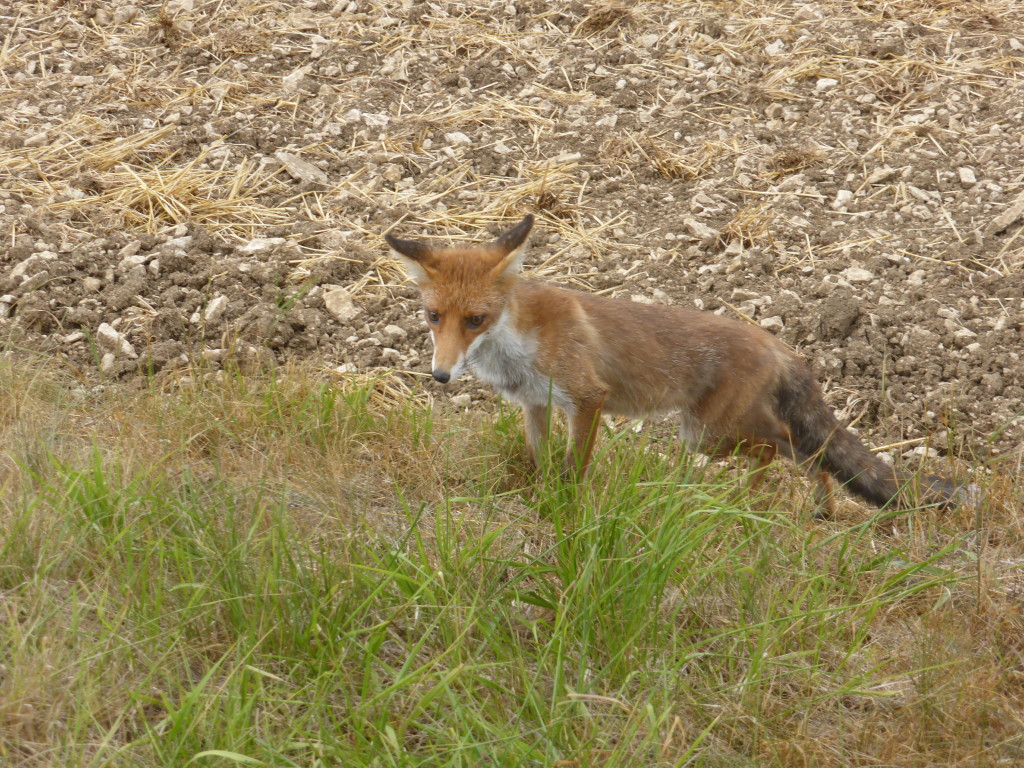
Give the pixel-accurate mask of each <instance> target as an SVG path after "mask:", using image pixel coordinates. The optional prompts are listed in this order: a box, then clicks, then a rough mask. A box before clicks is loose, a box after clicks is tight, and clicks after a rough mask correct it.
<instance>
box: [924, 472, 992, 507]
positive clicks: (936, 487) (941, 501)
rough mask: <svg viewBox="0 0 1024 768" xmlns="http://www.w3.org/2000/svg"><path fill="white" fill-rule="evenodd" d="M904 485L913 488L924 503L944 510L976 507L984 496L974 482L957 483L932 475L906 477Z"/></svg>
mask: <svg viewBox="0 0 1024 768" xmlns="http://www.w3.org/2000/svg"><path fill="white" fill-rule="evenodd" d="M906 486H907V487H910V488H913V489H914V490H915V491H916V495H917V496H918V498H919V499H920V500H921V501H922V502H923V503H924V504H926V505H928V506H935V507H938V508H939V509H945V510H949V509H955V508H957V507H976V506H978V505H979V504H981V502H982V501H983V500H984V498H985V496H984V494H983V493H982V491H981V487H980V486H978V485H976V484H974V483H969V484H967V485H957V484H956V483H954V482H952V481H950V480H946V479H945V478H942V477H935V476H934V475H920V476H918V477H916V478H908V482H907V484H906Z"/></svg>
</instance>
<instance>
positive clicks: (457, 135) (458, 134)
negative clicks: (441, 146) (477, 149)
mask: <svg viewBox="0 0 1024 768" xmlns="http://www.w3.org/2000/svg"><path fill="white" fill-rule="evenodd" d="M444 138H445V141H447V142H448V143H449V144H452V145H454V146H458V145H459V144H472V143H473V140H472V139H471V138H469V136H467V135H466V134H464V133H463V132H462V131H452V132H451V133H446V134H445V135H444Z"/></svg>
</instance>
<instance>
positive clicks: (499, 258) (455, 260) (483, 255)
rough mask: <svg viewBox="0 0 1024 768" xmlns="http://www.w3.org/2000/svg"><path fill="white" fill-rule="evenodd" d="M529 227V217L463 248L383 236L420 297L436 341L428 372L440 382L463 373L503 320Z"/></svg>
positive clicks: (530, 221)
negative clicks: (488, 239) (490, 238)
mask: <svg viewBox="0 0 1024 768" xmlns="http://www.w3.org/2000/svg"><path fill="white" fill-rule="evenodd" d="M532 226H533V216H527V217H526V218H524V219H523V220H522V221H521V222H519V223H518V224H517V225H516V226H515V227H513V228H512V229H510V230H509V231H508V232H506V233H504V234H503V235H501V236H500V237H498V239H497V240H494V241H493V242H490V243H486V244H484V245H477V246H470V247H464V248H433V247H431V246H429V245H427V244H425V243H420V242H416V241H413V240H399V239H398V238H397V237H392V236H391V235H385V236H384V239H385V240H387V243H388V245H390V246H391V252H392V255H394V256H395V257H396V258H397V259H398V260H399V261H401V262H402V263H403V264H404V265H405V268H406V271H407V272H408V273H409V275H410V277H412V279H413V280H414V281H415V283H416V285H417V286H419V289H420V293H421V294H422V296H423V310H424V316H425V318H426V320H427V327H428V328H429V329H430V335H431V337H432V338H433V340H434V358H433V362H432V364H431V374H432V375H433V376H434V378H435V379H437V380H438V381H440V382H441V383H442V384H444V383H447V382H449V381H454V380H455V379H457V378H459V376H461V375H462V373H463V372H464V371H465V370H466V364H467V362H468V359H469V357H470V355H471V353H472V350H473V347H474V345H478V344H480V343H481V342H483V340H484V339H485V338H486V337H487V334H488V332H490V331H492V330H493V329H494V328H495V327H497V326H498V325H499V324H500V323H501V322H503V319H504V318H505V312H506V308H507V306H508V302H509V297H510V295H511V293H512V288H513V286H514V285H515V281H516V277H517V276H518V274H519V268H520V267H521V266H522V263H523V256H524V252H525V250H526V248H525V246H526V238H527V235H529V234H530V228H531V227H532Z"/></svg>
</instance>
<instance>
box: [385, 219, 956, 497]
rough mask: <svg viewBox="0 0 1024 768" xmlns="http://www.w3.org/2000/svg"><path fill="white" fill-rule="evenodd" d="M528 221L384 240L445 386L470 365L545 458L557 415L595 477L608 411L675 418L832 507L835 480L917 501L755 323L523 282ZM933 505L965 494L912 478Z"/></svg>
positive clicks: (693, 434)
mask: <svg viewBox="0 0 1024 768" xmlns="http://www.w3.org/2000/svg"><path fill="white" fill-rule="evenodd" d="M532 226H533V217H532V216H527V217H526V218H524V219H523V220H522V221H521V222H520V223H519V224H518V225H516V226H515V227H514V228H513V229H511V230H509V231H508V232H506V233H505V234H503V235H501V236H500V237H499V238H498V239H497V240H495V241H494V242H492V243H488V244H486V245H480V246H475V247H459V248H446V249H438V248H434V247H432V246H429V245H426V244H424V243H420V242H415V241H410V240H399V239H398V238H395V237H392V236H391V235H387V236H386V240H387V242H388V245H390V246H391V248H392V251H393V255H394V256H396V257H397V258H398V259H399V260H400V261H401V262H403V263H404V264H405V265H406V268H407V270H408V272H409V273H410V276H411V277H412V278H413V280H414V281H415V282H416V284H417V285H418V286H419V289H420V292H421V293H422V296H423V304H424V309H425V315H426V321H427V325H428V327H429V329H430V334H431V336H432V338H433V342H434V356H433V362H432V374H433V376H434V378H435V379H437V381H439V382H441V383H442V384H444V383H447V382H449V381H454V380H456V379H457V378H459V376H461V375H462V374H463V373H464V372H465V370H466V369H467V368H470V369H472V370H473V372H474V373H475V374H476V376H477V378H479V379H481V380H482V381H484V382H486V383H487V384H489V385H491V386H492V387H494V388H495V389H496V390H497V391H498V392H499V393H501V394H502V395H503V396H505V397H507V398H509V399H511V400H514V401H516V402H518V403H519V404H520V405H521V406H522V407H523V412H524V413H525V415H526V435H527V443H528V446H529V452H530V456H531V458H532V459H533V461H534V462H536V461H537V458H538V456H539V454H540V448H541V444H542V442H543V440H544V439H545V438H546V436H547V430H548V424H549V418H548V408H549V406H552V405H553V406H555V407H557V408H560V409H561V410H562V411H564V412H565V414H566V416H567V418H568V421H569V426H570V430H571V433H572V447H571V448H570V450H569V453H568V455H567V456H566V468H567V469H572V468H574V467H575V468H577V469H578V471H579V474H580V476H582V474H583V473H584V472H585V471H586V468H587V464H588V462H589V461H590V454H591V452H592V450H593V448H594V439H595V436H596V433H597V426H598V423H599V418H600V415H601V412H602V411H607V412H609V413H615V414H620V415H622V416H628V417H643V416H651V415H655V414H663V413H671V412H677V413H678V414H679V415H680V428H679V436H680V438H681V439H682V440H684V441H685V442H687V443H689V444H690V446H691V447H692V448H695V449H696V450H699V451H700V452H702V453H705V454H708V455H711V456H728V455H732V454H734V453H737V452H738V453H741V454H745V455H747V456H749V457H751V458H752V459H753V461H754V464H755V470H754V473H753V479H754V483H755V484H756V482H757V481H758V480H759V479H760V477H761V475H762V474H763V470H764V468H765V467H767V465H768V464H769V463H770V462H771V461H772V459H773V458H774V457H775V455H776V454H777V453H780V452H781V453H782V454H783V455H785V456H787V457H789V458H790V459H791V460H792V461H794V462H795V463H796V464H797V465H799V466H800V467H802V468H803V469H804V470H805V471H807V472H808V473H809V474H810V475H811V476H812V478H813V479H814V480H815V481H816V487H815V498H816V500H817V501H818V502H819V503H824V504H825V505H827V509H828V511H829V512H830V513H831V512H832V511H833V508H834V506H833V505H834V502H833V500H832V490H831V487H830V482H829V476H830V475H832V476H835V477H836V478H837V479H838V480H839V481H840V482H841V483H843V484H844V485H845V486H846V487H847V488H848V489H849V490H851V491H853V492H854V493H856V494H858V495H859V496H862V497H863V498H864V499H866V500H867V501H870V502H872V503H874V504H876V505H878V506H884V505H886V504H889V503H896V504H900V503H903V504H906V503H908V502H907V499H906V497H905V493H904V488H903V486H905V485H907V484H908V481H910V480H911V476H909V475H904V474H903V473H900V472H899V471H898V470H894V469H893V468H891V467H889V466H888V465H887V464H885V463H884V462H883V461H881V460H880V459H879V458H878V457H876V456H875V455H874V454H872V453H871V452H870V451H868V450H867V448H865V447H864V446H863V445H862V444H861V443H860V442H859V441H858V440H857V438H856V437H855V436H854V435H853V434H852V433H850V432H849V431H847V430H846V429H844V428H843V427H842V426H841V425H840V424H839V422H838V421H837V420H836V417H835V416H834V415H833V413H832V411H831V410H830V409H829V407H828V406H827V405H826V404H825V401H824V399H823V398H822V395H821V390H820V388H819V387H818V385H817V383H816V382H815V379H814V377H813V375H812V374H811V371H810V370H809V369H808V367H807V366H806V365H805V364H804V363H803V362H802V361H801V360H800V358H798V357H797V356H796V355H795V354H794V353H793V352H791V351H790V350H789V349H787V348H786V347H785V346H784V345H783V344H782V342H780V341H779V340H778V339H776V338H775V337H774V336H772V335H771V334H769V333H768V332H767V331H764V330H762V329H761V328H758V327H756V326H752V325H748V324H745V323H742V322H739V321H737V320H731V319H728V318H724V317H719V316H718V315H713V314H708V313H704V312H697V311H693V310H687V309H682V308H679V307H671V306H651V305H646V304H640V303H637V302H633V301H625V300H621V299H611V298H605V297H600V296H593V295H590V294H585V293H580V292H577V291H571V290H566V289H563V288H556V287H554V286H551V285H545V284H542V283H536V282H532V281H529V280H521V279H519V270H520V267H521V266H522V263H523V256H524V251H525V245H526V239H527V236H528V235H529V233H530V229H531V227H532ZM913 479H914V480H916V481H917V482H918V483H919V484H920V486H921V487H920V489H919V493H920V496H921V500H922V501H923V502H925V503H932V504H939V505H942V506H950V505H952V504H955V503H958V502H959V501H962V500H964V494H965V493H966V491H965V489H961V488H958V487H957V486H955V485H953V484H952V483H950V482H948V481H946V480H943V479H941V478H937V477H929V476H918V477H914V478H913Z"/></svg>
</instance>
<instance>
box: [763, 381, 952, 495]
mask: <svg viewBox="0 0 1024 768" xmlns="http://www.w3.org/2000/svg"><path fill="white" fill-rule="evenodd" d="M776 403H777V408H778V415H779V417H780V418H781V419H782V420H783V422H785V424H786V426H788V427H789V429H790V433H791V435H792V439H793V446H794V447H795V448H796V450H797V452H798V458H799V459H800V460H801V462H807V463H809V464H810V467H809V468H811V469H819V468H820V469H823V470H825V471H826V472H828V473H829V474H830V475H832V476H833V477H834V478H836V480H838V481H839V482H840V483H842V484H843V485H844V486H845V487H846V488H847V489H848V490H850V491H852V492H853V493H855V494H857V495H858V496H860V497H861V498H863V499H865V500H867V501H869V502H871V503H872V504H875V505H876V506H879V507H884V506H886V505H889V504H893V505H895V506H907V505H908V503H909V497H914V498H917V499H918V500H919V502H920V503H922V504H935V505H938V506H940V507H943V508H949V507H952V506H955V505H956V504H958V503H960V502H961V501H962V500H963V499H964V497H965V489H963V488H960V487H958V486H957V485H956V484H954V483H952V482H950V481H949V480H945V479H943V478H941V477H935V476H933V475H909V474H907V473H905V472H900V471H899V470H897V469H894V468H893V467H890V466H889V465H888V464H886V463H885V462H884V461H882V460H881V459H880V458H878V457H877V456H875V455H874V454H873V453H871V451H869V450H868V449H867V448H866V447H865V446H864V445H863V443H861V442H860V440H858V439H857V437H856V436H855V435H854V434H853V433H852V432H850V431H849V430H847V429H846V428H844V427H843V425H842V424H840V423H839V420H838V419H836V417H835V414H833V413H832V409H831V408H829V407H828V405H827V404H826V403H825V401H824V400H823V399H822V396H821V390H820V389H819V388H818V384H817V382H816V381H815V379H814V376H813V375H812V373H811V371H810V369H808V368H807V367H805V366H803V365H792V366H790V368H789V370H788V371H787V372H786V374H785V376H784V377H783V380H782V381H781V382H780V384H779V387H778V390H777V392H776Z"/></svg>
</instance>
